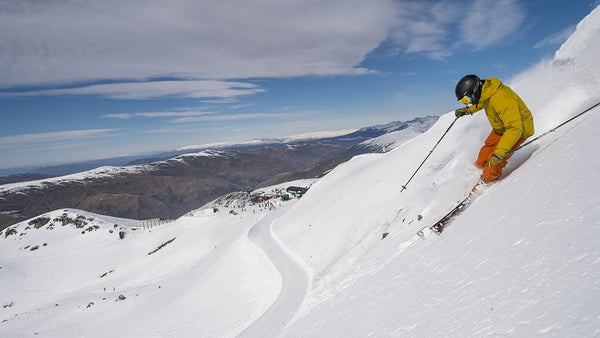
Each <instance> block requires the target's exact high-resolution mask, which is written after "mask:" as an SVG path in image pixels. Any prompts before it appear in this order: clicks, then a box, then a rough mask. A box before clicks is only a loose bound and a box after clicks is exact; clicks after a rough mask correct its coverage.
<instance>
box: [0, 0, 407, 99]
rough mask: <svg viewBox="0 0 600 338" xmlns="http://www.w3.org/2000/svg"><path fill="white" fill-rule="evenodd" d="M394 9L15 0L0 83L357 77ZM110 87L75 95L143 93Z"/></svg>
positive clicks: (345, 1)
mask: <svg viewBox="0 0 600 338" xmlns="http://www.w3.org/2000/svg"><path fill="white" fill-rule="evenodd" d="M395 10H396V8H395V4H394V1H392V0H371V1H362V0H329V1H318V2H313V1H309V2H307V1H299V0H293V1H283V2H278V1H261V0H232V1H220V2H219V1H212V0H200V1H198V0H174V1H171V2H165V1H162V0H148V1H143V2H139V1H133V0H105V1H59V2H57V1H34V0H21V1H18V2H13V3H9V4H5V5H3V6H2V7H0V31H1V32H4V33H6V34H0V50H2V62H1V63H0V87H13V86H31V85H44V84H51V85H54V84H60V83H63V84H64V83H77V82H83V81H87V82H94V81H98V80H113V79H121V80H122V79H136V80H140V81H142V80H146V79H152V78H166V77H171V78H186V79H190V80H194V79H195V80H197V79H221V80H223V79H247V78H260V77H263V78H264V77H289V76H304V75H337V74H361V73H366V72H369V71H370V70H368V69H365V68H361V67H359V66H358V65H359V63H360V62H361V61H362V60H363V59H364V57H365V55H367V54H368V53H369V52H370V51H372V50H373V49H374V48H376V47H377V46H378V45H379V44H380V42H381V41H383V40H384V39H385V38H386V36H387V33H388V29H389V28H390V27H391V26H392V24H393V21H394V17H395ZM110 88H118V85H107V86H103V87H93V88H89V87H86V89H83V90H82V91H83V92H93V93H98V92H104V93H105V95H111V97H116V98H131V97H133V98H140V97H148V94H147V93H148V90H147V88H146V89H144V90H139V91H138V90H136V89H135V88H134V87H133V86H129V87H127V88H121V89H122V90H119V91H116V90H114V89H110ZM125 90H127V91H132V94H131V95H127V94H124V92H125ZM71 92H73V91H71ZM177 92H178V93H179V91H177ZM159 93H160V94H159V95H163V94H162V93H163V91H162V90H161V91H159ZM154 95H157V94H152V95H151V96H154ZM189 95H194V94H193V91H192V92H190V94H189ZM192 97H208V96H206V95H204V94H201V95H199V96H192Z"/></svg>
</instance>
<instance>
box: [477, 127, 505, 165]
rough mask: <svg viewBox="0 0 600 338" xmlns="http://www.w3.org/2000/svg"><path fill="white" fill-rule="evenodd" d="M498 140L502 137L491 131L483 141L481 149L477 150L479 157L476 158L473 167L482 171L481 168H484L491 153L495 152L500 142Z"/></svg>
mask: <svg viewBox="0 0 600 338" xmlns="http://www.w3.org/2000/svg"><path fill="white" fill-rule="evenodd" d="M500 138H502V136H500V135H498V134H496V133H495V132H494V131H493V130H492V132H491V133H490V135H489V136H488V137H487V139H486V140H485V143H484V145H483V147H481V150H479V156H477V161H475V166H477V168H481V169H483V167H485V164H486V163H487V161H488V159H489V158H490V155H492V153H493V152H494V151H495V150H496V146H497V145H498V142H500Z"/></svg>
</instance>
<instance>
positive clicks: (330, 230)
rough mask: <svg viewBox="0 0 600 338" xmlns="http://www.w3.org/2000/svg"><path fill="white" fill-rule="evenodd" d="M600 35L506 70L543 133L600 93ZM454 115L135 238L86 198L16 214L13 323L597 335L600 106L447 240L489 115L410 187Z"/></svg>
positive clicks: (514, 164) (519, 163)
mask: <svg viewBox="0 0 600 338" xmlns="http://www.w3.org/2000/svg"><path fill="white" fill-rule="evenodd" d="M599 39H600V9H598V8H596V9H595V10H594V11H592V13H591V14H590V15H589V16H588V17H586V18H585V19H584V20H583V21H582V22H581V23H580V24H579V25H578V27H577V30H576V32H575V33H574V34H573V35H572V36H571V38H570V39H569V40H568V41H567V42H566V43H565V44H564V45H563V46H562V47H561V49H560V50H559V51H558V52H557V53H556V55H555V58H554V59H553V60H548V61H544V62H542V63H540V64H539V65H537V66H535V67H533V68H532V69H530V70H528V71H526V72H524V73H523V74H520V75H519V76H517V77H516V78H515V79H512V80H509V81H507V83H508V84H509V85H511V87H512V88H513V89H515V91H516V92H517V93H519V94H520V95H521V96H522V97H523V99H524V101H525V102H526V103H527V104H528V106H529V108H530V109H531V110H532V112H533V114H534V119H535V124H536V130H537V133H538V135H539V134H541V133H543V132H545V131H547V130H549V129H551V128H552V127H554V126H556V125H557V124H559V123H560V122H562V121H564V120H566V119H568V118H569V117H571V116H574V115H575V114H577V113H578V112H580V111H582V110H583V109H585V108H587V107H589V106H591V105H592V104H595V103H597V102H600V64H598V62H597V61H596V58H597V55H598V54H599V52H600V43H599V41H598V40H599ZM479 75H480V76H483V77H486V76H494V74H479ZM503 80H505V79H503ZM449 92H451V89H449ZM453 120H454V116H453V113H448V114H446V115H443V116H442V117H441V118H440V119H439V121H438V122H437V123H436V124H435V125H434V126H433V127H432V128H431V129H430V130H428V131H427V132H425V133H423V134H421V135H419V136H416V137H415V138H413V139H411V140H410V141H407V142H405V143H403V144H401V145H399V146H398V147H397V148H395V149H394V150H393V151H390V152H388V153H385V154H368V155H361V156H358V157H355V158H353V159H352V160H351V161H349V162H347V163H344V164H342V165H340V166H338V167H337V168H336V169H334V170H333V171H332V172H330V173H329V174H328V175H326V176H325V177H323V178H321V179H319V180H316V181H315V182H313V181H303V182H291V183H290V184H289V185H300V186H311V188H310V190H309V191H308V193H307V194H306V195H305V196H304V197H302V198H301V199H299V200H295V199H294V200H291V201H287V202H284V201H281V200H272V201H270V203H272V204H268V203H267V204H264V203H263V204H257V205H250V204H247V203H245V201H244V200H243V199H241V198H239V197H238V198H235V197H232V198H230V199H222V200H220V201H218V202H215V203H218V204H217V207H218V208H219V212H217V213H215V212H213V208H212V204H210V205H208V206H207V208H203V209H200V210H194V211H191V212H190V213H189V214H188V215H186V216H184V217H181V218H180V219H178V220H176V221H175V222H173V223H169V224H163V225H160V226H157V227H154V228H150V229H148V228H145V229H140V230H136V231H133V230H129V229H127V233H126V235H125V238H124V239H119V236H118V235H117V233H115V231H114V229H117V230H120V229H125V223H126V222H127V221H126V220H119V219H108V218H105V217H104V216H101V215H91V214H89V213H85V212H83V211H77V210H67V211H63V210H59V211H56V212H54V213H53V214H51V215H49V218H51V219H53V218H57V217H59V216H60V215H62V214H63V213H67V214H68V215H69V216H70V217H72V218H74V217H76V216H77V215H80V214H83V216H84V217H85V218H86V219H87V220H88V222H89V224H93V225H97V226H98V229H97V230H91V231H86V232H84V233H82V229H81V228H75V227H74V226H72V225H65V226H63V225H61V224H60V223H58V222H55V223H56V224H55V225H54V226H53V229H52V230H50V229H49V228H48V226H47V225H45V226H43V227H41V228H39V229H35V228H30V229H26V228H27V227H28V225H27V222H23V223H21V224H19V225H17V226H12V227H10V229H15V230H16V231H17V233H16V234H13V235H10V236H6V230H5V232H3V233H1V234H0V267H1V269H0V290H2V291H1V293H0V297H2V298H1V299H0V303H2V304H3V305H7V307H5V308H1V309H0V336H2V337H25V336H32V335H36V336H40V337H81V336H86V337H105V336H110V335H112V336H122V337H167V336H168V337H172V336H177V337H234V336H238V335H239V336H242V337H271V336H285V337H367V336H376V337H389V336H408V337H466V336H518V337H531V336H537V335H544V336H552V337H555V336H556V337H594V336H600V307H598V304H599V303H598V300H600V284H599V283H600V282H599V281H600V236H599V235H598V234H599V233H600V221H599V220H600V195H599V194H598V193H597V192H598V190H599V188H600V184H599V183H600V173H598V170H596V168H598V167H599V166H600V154H599V153H598V152H597V151H594V149H595V148H594V146H595V140H597V139H598V137H597V130H596V126H597V125H598V124H600V109H599V108H595V109H593V110H591V111H590V112H589V113H587V114H586V115H584V116H582V117H580V118H578V119H577V120H574V121H573V122H571V123H569V124H568V125H565V126H564V127H562V128H560V129H558V130H556V131H555V132H553V133H550V134H547V135H546V136H545V137H544V138H542V139H540V140H539V141H537V142H535V143H533V144H531V145H529V146H528V147H526V148H524V149H522V150H521V151H519V152H517V153H516V154H515V156H514V157H513V158H512V159H511V161H510V164H509V166H508V167H507V168H506V169H505V175H504V177H503V178H502V179H501V180H500V181H499V182H497V183H496V184H494V185H491V186H490V187H488V188H487V190H486V191H485V192H484V193H483V194H482V195H480V196H479V197H478V198H477V199H476V200H475V201H474V202H473V203H472V205H470V206H469V208H468V209H466V210H465V211H464V212H463V213H462V214H460V215H459V216H458V217H456V219H455V220H454V222H453V223H452V224H451V226H450V227H449V228H448V230H447V231H446V232H444V233H443V234H442V236H439V237H438V236H431V237H428V238H427V239H426V240H421V239H420V238H419V237H418V236H416V232H417V231H418V230H419V229H420V228H422V227H423V226H425V225H427V224H431V223H432V222H434V221H435V220H437V219H438V218H439V217H440V216H442V215H443V214H444V213H445V212H447V211H448V210H450V209H451V208H452V207H453V206H454V205H455V204H456V203H457V202H458V201H459V200H460V199H462V198H463V197H464V196H465V195H466V193H467V191H468V190H469V189H470V188H471V186H472V185H473V184H474V182H475V181H476V180H477V178H478V175H479V172H478V170H476V169H475V168H474V167H473V165H472V162H473V161H474V159H475V156H476V154H477V151H478V149H479V147H480V145H481V143H482V141H483V140H484V139H485V137H486V136H487V134H488V133H489V131H490V127H489V124H488V122H487V120H486V118H485V116H484V115H483V113H479V114H476V115H474V116H472V117H463V118H461V119H459V120H458V121H457V122H456V124H455V125H454V127H453V128H452V130H451V131H450V132H449V133H448V135H447V136H446V138H445V139H444V140H443V142H442V143H440V145H439V146H438V147H437V148H436V150H435V152H434V153H433V154H432V155H431V157H430V158H429V159H428V161H427V162H426V164H425V165H424V166H423V167H422V169H421V170H420V171H419V173H418V174H417V175H416V176H415V178H414V179H413V180H412V181H411V183H410V184H409V185H408V186H407V190H405V191H403V192H401V186H402V185H404V184H405V183H406V180H407V179H408V178H409V177H410V176H411V174H412V173H413V171H414V170H415V169H416V167H417V166H418V164H419V163H420V162H421V161H422V159H423V158H424V157H425V156H426V155H427V153H428V151H429V150H430V149H431V148H432V147H433V145H434V144H435V143H436V142H437V140H438V139H439V137H440V136H441V135H442V133H443V132H444V131H445V130H446V128H447V127H448V126H449V125H450V123H452V121H453ZM591 142H594V143H591ZM282 187H284V186H283V185H282V186H279V187H270V188H269V189H271V190H275V189H281V188H282ZM230 212H231V213H230ZM90 218H93V219H94V220H93V221H91V220H89V219H90ZM114 224H117V227H116V228H115V226H114ZM110 230H113V233H111V232H110ZM22 233H23V234H24V235H21V234H22ZM386 233H389V235H387V237H385V239H383V235H384V234H386ZM43 243H46V244H47V245H46V246H43ZM33 245H39V248H38V249H37V250H34V251H32V250H31V248H32V246H33ZM26 248H27V249H26ZM157 249H158V250H157ZM154 250H157V251H155V252H153V251H154ZM151 252H152V253H151ZM150 253H151V254H150ZM120 295H123V296H124V297H125V299H119V298H118V297H119V296H120Z"/></svg>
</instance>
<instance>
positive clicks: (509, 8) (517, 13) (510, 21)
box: [461, 0, 525, 50]
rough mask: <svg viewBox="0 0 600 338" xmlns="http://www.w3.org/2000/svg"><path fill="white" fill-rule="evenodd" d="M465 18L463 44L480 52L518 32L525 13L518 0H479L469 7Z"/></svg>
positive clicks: (462, 30) (462, 29) (463, 22)
mask: <svg viewBox="0 0 600 338" xmlns="http://www.w3.org/2000/svg"><path fill="white" fill-rule="evenodd" d="M465 17H466V18H468V20H464V21H462V28H461V32H462V42H463V43H465V44H467V45H471V46H473V47H474V48H475V49H476V50H480V49H484V48H487V47H489V46H491V45H494V44H496V43H498V42H500V41H502V40H503V39H505V38H507V37H509V36H510V35H511V34H514V33H516V32H518V31H519V29H520V28H521V24H522V23H523V21H524V20H525V11H524V9H523V8H522V6H521V5H519V3H518V2H517V1H516V0H478V1H474V2H473V3H472V6H468V7H467V13H466V15H465Z"/></svg>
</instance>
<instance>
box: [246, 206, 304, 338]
mask: <svg viewBox="0 0 600 338" xmlns="http://www.w3.org/2000/svg"><path fill="white" fill-rule="evenodd" d="M277 214H278V213H273V214H269V215H267V216H265V217H264V218H263V219H261V220H260V221H259V222H257V223H256V224H255V225H254V226H253V227H252V228H251V229H250V230H249V231H248V238H249V239H250V240H251V241H252V242H253V243H255V244H256V245H257V246H258V247H260V248H261V249H262V250H263V251H264V252H265V254H266V255H267V257H268V258H269V260H270V261H271V263H273V265H274V266H275V268H276V269H277V270H278V271H279V273H280V275H281V279H282V283H283V285H282V287H281V292H280V294H279V296H278V297H277V299H276V300H275V302H274V303H273V304H272V305H271V306H270V307H269V308H268V309H267V311H266V312H265V313H264V314H263V315H262V316H261V317H260V318H258V319H257V320H256V321H254V322H253V323H252V324H251V325H250V326H249V327H247V328H246V329H245V330H244V331H243V332H241V333H240V334H239V335H238V337H248V338H250V337H273V336H275V335H276V334H277V333H279V331H280V330H281V329H282V328H283V327H284V326H285V325H287V324H288V323H289V322H290V321H291V320H292V319H293V318H294V316H295V315H296V312H297V311H298V309H299V308H300V306H301V305H302V303H303V302H304V299H305V298H306V295H307V293H308V290H309V289H310V286H311V283H310V281H311V279H312V277H311V274H310V272H309V270H308V269H307V268H306V267H305V266H304V265H303V264H302V263H301V261H300V260H299V259H298V258H296V257H294V256H293V254H291V253H290V251H288V250H286V248H285V246H284V244H283V243H282V242H281V240H280V239H279V238H278V237H277V235H276V234H275V233H274V232H273V229H272V225H273V221H274V220H275V219H276V216H277Z"/></svg>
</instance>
